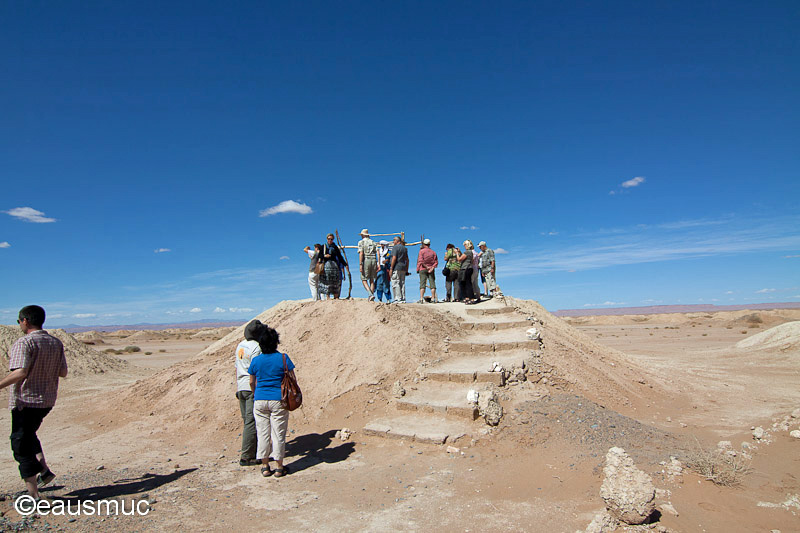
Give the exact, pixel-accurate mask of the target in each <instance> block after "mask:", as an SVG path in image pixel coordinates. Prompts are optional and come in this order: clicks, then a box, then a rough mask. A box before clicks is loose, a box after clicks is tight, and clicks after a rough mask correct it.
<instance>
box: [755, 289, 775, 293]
mask: <svg viewBox="0 0 800 533" xmlns="http://www.w3.org/2000/svg"><path fill="white" fill-rule="evenodd" d="M776 290H777V289H761V290H760V291H756V294H765V293H768V292H775V291H776Z"/></svg>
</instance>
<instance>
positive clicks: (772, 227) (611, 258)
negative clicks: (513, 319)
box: [503, 217, 800, 276]
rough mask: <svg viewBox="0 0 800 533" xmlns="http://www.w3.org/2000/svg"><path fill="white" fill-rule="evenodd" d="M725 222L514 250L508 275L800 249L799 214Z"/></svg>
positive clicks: (607, 233) (600, 234)
mask: <svg viewBox="0 0 800 533" xmlns="http://www.w3.org/2000/svg"><path fill="white" fill-rule="evenodd" d="M726 220H728V223H727V224H723V225H717V226H715V225H714V224H711V223H709V224H704V225H702V227H700V226H699V225H698V227H695V225H682V224H675V225H674V226H673V227H666V226H669V225H661V226H642V227H632V228H617V229H606V230H602V231H597V232H595V233H591V234H583V235H575V236H573V237H572V238H571V239H562V240H561V241H563V246H558V247H550V248H542V249H540V250H538V251H536V252H520V253H515V254H513V255H512V256H511V257H509V258H508V259H507V261H506V264H505V266H504V268H503V273H504V274H505V275H508V276H523V275H530V274H542V273H548V272H566V271H570V270H589V269H595V268H606V267H611V266H617V265H632V264H640V263H653V262H660V261H677V260H683V259H693V258H701V257H713V256H722V255H736V254H743V253H753V252H765V251H771V250H786V249H797V248H798V247H800V235H799V234H797V232H796V228H797V227H798V225H800V217H784V218H782V219H777V220H776V219H763V220H754V219H749V220H745V219H737V220H730V219H726ZM559 244H561V243H559Z"/></svg>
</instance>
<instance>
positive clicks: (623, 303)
mask: <svg viewBox="0 0 800 533" xmlns="http://www.w3.org/2000/svg"><path fill="white" fill-rule="evenodd" d="M610 305H625V302H610V301H605V302H603V303H601V304H583V306H584V307H603V306H606V307H607V306H610Z"/></svg>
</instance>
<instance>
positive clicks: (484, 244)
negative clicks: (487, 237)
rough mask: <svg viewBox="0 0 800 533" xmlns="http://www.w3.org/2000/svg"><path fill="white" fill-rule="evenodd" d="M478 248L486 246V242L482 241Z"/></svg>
mask: <svg viewBox="0 0 800 533" xmlns="http://www.w3.org/2000/svg"><path fill="white" fill-rule="evenodd" d="M478 246H486V241H481V242H479V243H478Z"/></svg>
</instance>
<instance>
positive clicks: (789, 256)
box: [6, 243, 800, 259]
mask: <svg viewBox="0 0 800 533" xmlns="http://www.w3.org/2000/svg"><path fill="white" fill-rule="evenodd" d="M6 244H8V243H6ZM6 248H8V246H6ZM783 257H784V259H795V258H797V257H800V254H796V255H784V256H783Z"/></svg>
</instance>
